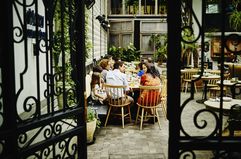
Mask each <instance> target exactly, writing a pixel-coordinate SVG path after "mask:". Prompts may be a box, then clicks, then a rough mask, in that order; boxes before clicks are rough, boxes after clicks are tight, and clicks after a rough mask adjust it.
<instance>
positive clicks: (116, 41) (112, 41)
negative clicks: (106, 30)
mask: <svg viewBox="0 0 241 159" xmlns="http://www.w3.org/2000/svg"><path fill="white" fill-rule="evenodd" d="M109 42H110V46H112V45H114V46H116V47H119V46H120V43H119V42H120V41H119V34H110V41H109Z"/></svg>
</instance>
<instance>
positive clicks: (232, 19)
mask: <svg viewBox="0 0 241 159" xmlns="http://www.w3.org/2000/svg"><path fill="white" fill-rule="evenodd" d="M232 4H233V7H234V11H233V12H232V13H231V14H230V16H229V24H230V27H231V28H233V29H234V30H235V31H238V30H240V29H241V11H240V9H241V0H233V3H232Z"/></svg>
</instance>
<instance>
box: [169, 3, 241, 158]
mask: <svg viewBox="0 0 241 159" xmlns="http://www.w3.org/2000/svg"><path fill="white" fill-rule="evenodd" d="M191 2H197V1H188V0H184V1H168V31H169V32H168V64H167V68H168V69H167V70H168V72H167V74H168V118H169V153H168V155H169V158H171V159H174V158H186V157H190V158H202V157H200V156H199V155H198V154H200V153H199V152H202V153H204V152H208V153H210V154H211V155H210V156H212V157H213V158H232V156H231V155H232V153H233V152H240V146H241V139H240V137H233V136H224V135H223V130H224V123H223V119H224V110H223V99H222V98H220V109H219V111H218V112H215V111H213V110H210V109H206V108H205V109H197V110H196V112H194V113H193V114H192V117H193V118H192V120H190V121H189V124H192V125H193V127H192V128H191V130H188V129H187V128H186V127H185V125H183V118H185V115H186V116H187V111H184V110H185V109H186V108H187V107H188V104H189V103H191V102H192V101H193V100H196V98H195V94H194V81H198V80H200V78H201V77H202V76H203V74H204V51H205V45H204V44H205V40H206V37H207V34H205V32H207V30H206V25H207V19H206V18H207V16H206V15H205V11H206V7H207V5H206V2H207V1H200V2H199V3H200V8H199V9H200V11H201V17H202V18H201V20H198V19H197V15H196V14H197V11H198V10H199V9H197V8H196V9H193V5H192V3H191ZM218 3H219V6H220V8H219V9H220V13H219V18H220V19H219V20H220V21H218V22H219V23H218V24H217V25H216V27H218V29H219V31H218V32H219V34H218V35H219V36H220V38H221V52H220V55H221V56H220V68H221V85H220V88H221V93H220V96H221V97H223V96H224V91H223V88H224V85H223V81H224V71H225V70H224V62H225V58H224V50H225V49H227V50H229V51H230V52H231V53H232V54H233V55H234V56H236V55H238V54H240V50H238V49H237V47H236V46H238V45H240V43H241V40H240V34H239V33H240V32H239V33H237V31H236V32H235V34H234V33H232V34H230V33H229V32H228V31H227V25H226V24H225V23H226V22H227V18H228V17H227V16H228V14H227V1H225V0H220V1H218ZM182 11H184V12H182ZM187 12H189V13H190V17H192V21H191V22H187V21H185V20H186V17H184V16H187V14H185V13H187ZM180 15H181V16H180ZM209 20H211V21H212V20H215V19H209ZM193 25H197V27H198V28H199V29H198V34H196V38H194V39H192V40H190V41H188V40H187V39H186V40H185V39H184V37H183V35H184V32H185V30H189V31H190V32H189V33H191V34H190V37H191V36H193V34H192V33H194V32H192V31H193V30H192V29H193ZM228 40H229V41H231V43H232V45H233V46H234V48H236V49H232V48H229V46H228V45H227V41H228ZM197 41H199V42H200V44H201V45H200V46H201V71H200V76H199V77H198V78H197V79H195V80H193V81H192V87H191V92H190V97H189V98H187V99H186V100H185V101H183V103H182V104H181V101H180V87H181V82H180V81H181V80H177V79H181V78H180V77H181V71H180V70H181V63H180V59H181V55H180V53H181V51H182V49H181V42H184V43H189V44H191V43H195V42H197ZM173 99H176V100H173ZM185 113H186V114H185ZM205 113H206V114H208V115H209V117H210V118H212V119H213V121H212V123H214V124H213V125H212V126H211V127H212V129H211V130H210V129H208V127H209V126H210V123H211V122H209V120H210V118H202V116H203V115H204V114H205ZM182 117H183V118H182ZM189 128H190V127H189ZM194 131H197V133H196V134H195V133H193V132H194ZM202 132H205V134H202ZM204 158H205V157H204Z"/></svg>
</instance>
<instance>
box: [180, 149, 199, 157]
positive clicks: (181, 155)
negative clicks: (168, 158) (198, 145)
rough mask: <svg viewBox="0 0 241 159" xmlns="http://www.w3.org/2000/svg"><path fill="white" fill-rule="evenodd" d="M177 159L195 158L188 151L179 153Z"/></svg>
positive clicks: (191, 152)
mask: <svg viewBox="0 0 241 159" xmlns="http://www.w3.org/2000/svg"><path fill="white" fill-rule="evenodd" d="M179 156H180V157H179V158H184V159H186V158H196V155H195V153H194V152H193V151H191V150H189V151H185V150H182V151H181V152H180V153H179Z"/></svg>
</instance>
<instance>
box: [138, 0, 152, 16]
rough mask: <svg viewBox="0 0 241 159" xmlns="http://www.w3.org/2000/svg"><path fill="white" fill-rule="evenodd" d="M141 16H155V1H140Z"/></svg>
mask: <svg viewBox="0 0 241 159" xmlns="http://www.w3.org/2000/svg"><path fill="white" fill-rule="evenodd" d="M141 14H155V0H141Z"/></svg>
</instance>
